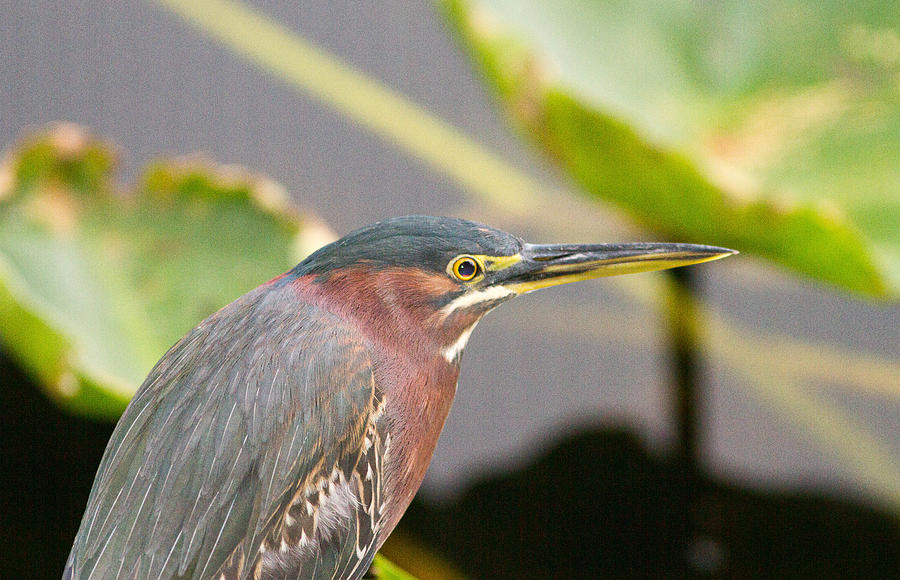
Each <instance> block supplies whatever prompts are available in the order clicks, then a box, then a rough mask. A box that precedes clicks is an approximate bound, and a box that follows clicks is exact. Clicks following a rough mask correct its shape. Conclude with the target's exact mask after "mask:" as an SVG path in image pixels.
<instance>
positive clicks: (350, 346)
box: [63, 216, 734, 580]
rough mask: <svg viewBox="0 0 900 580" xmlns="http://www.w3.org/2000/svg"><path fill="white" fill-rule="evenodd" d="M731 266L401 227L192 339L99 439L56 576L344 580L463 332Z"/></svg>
mask: <svg viewBox="0 0 900 580" xmlns="http://www.w3.org/2000/svg"><path fill="white" fill-rule="evenodd" d="M732 253H734V252H733V251H731V250H727V249H724V248H716V247H711V246H700V245H689V244H657V243H641V244H594V245H535V244H527V243H524V242H523V241H522V240H520V239H519V238H517V237H514V236H512V235H510V234H507V233H505V232H502V231H499V230H496V229H493V228H490V227H487V226H484V225H481V224H478V223H474V222H470V221H465V220H459V219H451V218H434V217H422V216H411V217H401V218H394V219H389V220H385V221H382V222H379V223H376V224H374V225H371V226H368V227H365V228H362V229H360V230H357V231H355V232H353V233H351V234H349V235H348V236H346V237H344V238H342V239H340V240H338V241H336V242H334V243H332V244H330V245H328V246H325V247H323V248H321V249H320V250H318V251H317V252H315V253H314V254H312V255H311V256H309V257H308V258H307V259H305V260H304V261H302V262H301V263H300V264H299V265H297V266H296V267H295V268H294V269H292V270H290V271H289V272H287V273H285V274H283V275H281V276H279V277H277V278H275V279H273V280H271V281H269V282H268V283H266V284H263V285H262V286H260V287H259V288H257V289H255V290H253V291H251V292H249V293H248V294H246V295H244V296H242V297H241V298H239V299H237V300H236V301H235V302H233V303H231V304H229V305H228V306H226V307H224V308H222V309H221V310H219V311H218V312H216V313H215V314H213V315H211V316H210V317H209V318H207V319H206V320H204V321H203V322H201V323H200V324H199V325H198V326H197V327H196V328H194V329H193V330H191V331H190V332H189V333H188V334H187V335H186V336H184V337H183V338H182V339H181V340H180V341H178V342H177V343H176V344H175V345H174V346H173V347H172V348H171V349H170V350H169V351H168V352H167V353H166V354H165V356H163V357H162V359H161V360H160V361H159V362H158V363H157V364H156V366H155V367H154V368H153V370H151V371H150V374H149V376H148V377H147V379H146V380H145V381H144V383H143V385H142V386H141V388H140V389H139V390H138V392H137V394H136V395H135V396H134V399H133V400H132V401H131V403H130V404H129V405H128V408H127V409H126V410H125V413H124V414H123V415H122V418H121V419H120V420H119V423H118V425H117V426H116V428H115V431H114V432H113V435H112V438H111V439H110V442H109V444H108V446H107V448H106V452H105V453H104V456H103V460H102V462H101V464H100V468H99V470H98V472H97V476H96V479H95V481H94V486H93V489H92V490H91V494H90V498H89V499H88V503H87V508H86V511H85V514H84V517H83V518H82V521H81V527H80V529H79V530H78V535H77V537H76V538H75V543H74V546H73V547H72V551H71V554H70V555H69V560H68V562H67V563H66V568H65V572H64V575H63V578H65V579H95V578H96V579H107V578H122V579H125V578H128V579H134V578H152V579H156V578H215V579H219V578H222V579H229V580H230V579H238V578H266V579H268V578H272V579H274V578H279V579H280V578H352V579H356V578H360V577H362V576H363V574H365V573H366V571H367V569H368V567H369V565H370V564H371V562H372V559H373V558H374V555H375V552H376V551H377V550H378V549H379V547H380V546H381V545H382V543H384V541H385V539H386V538H387V536H388V535H389V534H390V533H391V531H392V530H393V528H394V526H395V525H396V524H397V521H398V520H399V519H400V516H402V515H403V512H404V511H405V510H406V508H407V506H408V505H409V503H410V501H411V500H412V498H413V495H415V493H416V490H417V489H418V487H419V485H420V484H421V482H422V479H423V477H424V476H425V470H426V469H427V467H428V464H429V463H430V461H431V456H432V453H433V452H434V448H435V444H436V443H437V440H438V436H439V434H440V432H441V429H442V428H443V425H444V420H445V419H446V417H447V414H448V412H449V410H450V404H451V402H452V400H453V396H454V394H455V392H456V383H457V377H458V375H459V364H460V357H461V355H462V352H463V348H464V347H465V345H466V341H467V340H468V338H469V335H470V334H471V333H472V329H473V328H474V327H475V325H476V324H477V323H478V321H479V320H481V318H482V317H483V316H484V315H485V314H487V313H488V312H489V311H490V310H492V309H493V308H495V307H497V306H498V305H499V304H501V303H502V302H505V301H506V300H509V299H510V298H512V297H514V296H517V295H519V294H523V293H525V292H530V291H532V290H536V289H539V288H545V287H547V286H553V285H556V284H563V283H566V282H572V281H576V280H585V279H589V278H597V277H600V276H611V275H616V274H625V273H629V272H644V271H650V270H660V269H664V268H673V267H676V266H684V265H687V264H696V263H700V262H706V261H709V260H715V259H717V258H722V257H724V256H727V255H730V254H732Z"/></svg>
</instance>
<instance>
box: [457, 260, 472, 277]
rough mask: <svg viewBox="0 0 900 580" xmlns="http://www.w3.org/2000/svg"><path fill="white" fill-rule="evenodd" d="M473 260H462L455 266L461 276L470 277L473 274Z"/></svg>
mask: <svg viewBox="0 0 900 580" xmlns="http://www.w3.org/2000/svg"><path fill="white" fill-rule="evenodd" d="M475 268H476V266H475V262H473V261H472V260H462V261H461V262H460V263H459V265H457V266H456V271H457V273H458V274H459V275H460V277H462V278H471V277H472V276H474V275H475Z"/></svg>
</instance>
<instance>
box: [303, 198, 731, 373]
mask: <svg viewBox="0 0 900 580" xmlns="http://www.w3.org/2000/svg"><path fill="white" fill-rule="evenodd" d="M733 253H735V252H734V251H733V250H728V249H725V248H717V247H713V246H702V245H694V244H664V243H626V244H552V245H542V244H529V243H526V242H523V241H522V240H521V239H519V238H517V237H516V236H513V235H512V234H508V233H506V232H503V231H501V230H497V229H494V228H491V227H488V226H485V225H482V224H479V223H475V222H471V221H467V220H461V219H455V218H443V217H427V216H406V217H399V218H392V219H388V220H384V221H381V222H377V223H375V224H372V225H370V226H367V227H364V228H362V229H359V230H357V231H355V232H352V233H351V234H349V235H347V236H345V237H344V238H341V239H340V240H338V241H336V242H334V243H332V244H329V245H327V246H325V247H323V248H321V249H320V250H318V251H317V252H315V253H314V254H312V255H311V256H310V257H309V258H307V259H306V260H304V261H303V262H301V263H300V264H299V265H298V266H297V268H296V269H295V270H294V274H295V275H296V276H298V277H303V278H305V279H308V280H311V285H312V286H317V287H319V288H321V289H322V290H323V292H320V294H322V295H326V296H329V297H330V302H331V303H333V304H334V303H338V305H339V306H341V310H343V311H344V312H345V313H351V314H353V313H355V315H354V317H355V318H366V317H368V319H369V322H370V323H374V324H375V325H376V326H379V327H382V328H385V327H394V328H396V329H397V330H399V331H400V332H408V333H411V334H410V336H412V337H413V338H414V340H416V341H419V342H421V343H422V344H425V343H428V342H433V343H434V346H437V347H438V348H439V350H440V352H441V354H442V355H443V356H444V358H446V359H447V360H448V361H450V362H456V361H458V358H459V355H460V353H461V352H462V349H463V347H464V346H465V343H466V341H467V339H468V337H469V334H470V333H471V331H472V328H473V327H474V326H475V324H476V323H477V322H478V321H479V320H480V319H481V317H482V316H484V315H485V314H486V313H487V312H489V311H490V310H492V309H494V308H496V307H497V306H499V305H500V304H501V303H503V302H505V301H506V300H509V299H510V298H513V297H515V296H518V295H520V294H524V293H526V292H531V291H532V290H538V289H540V288H546V287H549V286H555V285H558V284H565V283H567V282H575V281H578V280H588V279H591V278H599V277H602V276H615V275H618V274H629V273H633V272H649V271H652V270H663V269H666V268H674V267H677V266H686V265H689V264H698V263H701V262H707V261H710V260H715V259H718V258H722V257H725V256H728V255H731V254H733ZM418 331H421V332H422V336H416V334H417V332H418ZM426 338H427V340H425V339H426Z"/></svg>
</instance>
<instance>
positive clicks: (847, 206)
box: [442, 0, 900, 297]
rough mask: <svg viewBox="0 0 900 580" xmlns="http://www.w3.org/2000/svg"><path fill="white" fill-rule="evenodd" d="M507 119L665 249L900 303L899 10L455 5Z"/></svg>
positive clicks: (563, 1)
mask: <svg viewBox="0 0 900 580" xmlns="http://www.w3.org/2000/svg"><path fill="white" fill-rule="evenodd" d="M442 5H443V7H444V8H445V12H446V14H447V16H448V19H449V21H450V22H451V24H452V25H453V26H454V28H455V30H456V31H457V32H458V34H459V36H460V38H461V39H462V41H463V44H464V46H465V47H466V48H467V49H468V50H469V52H470V54H471V56H472V57H473V59H474V60H475V62H476V63H477V65H478V67H479V68H480V70H481V71H482V73H483V74H484V77H485V79H486V80H487V81H488V83H489V85H490V86H491V87H492V88H493V90H494V91H495V93H496V94H497V95H498V97H499V99H500V101H501V103H502V104H503V106H504V107H505V109H506V111H507V113H508V114H509V116H510V117H511V118H512V119H513V120H514V121H515V122H516V123H517V124H518V125H519V126H520V127H521V128H522V129H523V131H524V132H525V133H526V134H527V135H528V136H529V137H530V138H531V139H532V140H533V141H534V142H535V143H536V144H537V145H538V146H539V148H540V149H542V150H543V151H544V152H545V153H546V154H548V155H549V156H550V157H551V158H552V159H553V160H555V161H556V162H557V163H558V164H559V165H560V166H561V167H562V168H563V169H564V170H565V171H566V172H567V174H568V175H569V176H570V177H571V178H572V179H573V180H574V181H575V183H577V184H578V185H580V186H581V187H582V188H583V189H584V191H586V192H587V193H588V194H590V195H594V196H598V197H602V198H603V199H606V200H609V201H612V202H614V203H616V204H617V205H619V206H620V207H622V208H624V209H625V210H626V211H628V212H629V213H630V214H631V215H632V216H634V217H635V218H636V219H637V220H638V221H640V222H642V223H643V224H644V225H646V226H648V227H650V228H652V229H654V230H656V231H657V232H659V234H660V235H664V236H666V237H670V238H677V239H680V240H683V241H699V242H704V243H710V244H718V245H723V246H729V247H733V248H735V249H738V250H741V251H744V252H753V253H756V254H759V255H761V256H764V257H767V258H769V259H772V260H774V261H776V262H778V263H780V264H782V265H784V266H786V267H788V268H791V269H793V270H795V271H797V272H800V273H803V274H806V275H808V276H811V277H814V278H817V279H819V280H823V281H826V282H829V283H831V284H835V285H839V286H841V287H844V288H847V289H850V290H853V291H856V292H860V293H864V294H868V295H872V296H891V297H897V296H900V11H898V10H896V7H895V5H894V3H892V2H889V1H887V0H883V1H864V2H858V3H851V4H847V3H844V2H817V3H800V2H783V1H781V2H779V1H775V0H766V1H763V2H754V3H746V2H737V1H727V2H718V3H700V4H696V3H684V2H676V1H674V0H668V1H666V0H664V1H661V2H660V1H656V0H653V1H651V0H643V1H637V2H619V1H614V2H595V1H592V0H554V1H550V0H521V1H519V0H516V1H512V0H480V1H478V0H476V1H472V2H467V1H463V0H444V1H443V2H442Z"/></svg>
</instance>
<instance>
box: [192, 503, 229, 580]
mask: <svg viewBox="0 0 900 580" xmlns="http://www.w3.org/2000/svg"><path fill="white" fill-rule="evenodd" d="M235 501H237V496H235V497H234V499H232V500H231V505H229V506H228V511H227V512H225V518H224V519H223V520H222V527H221V528H219V534H218V535H217V536H216V541H215V542H213V545H212V546H211V547H210V549H209V556H208V557H207V558H206V564H204V565H203V570H202V571H201V572H200V576H199V577H200V578H204V577H205V576H206V569H207V568H208V567H209V563H210V561H211V560H212V557H213V554H215V553H216V548H217V547H218V546H219V541H220V540H221V539H222V532H224V531H225V526H227V525H228V519H229V518H230V517H231V510H233V509H234V502H235Z"/></svg>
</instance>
